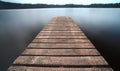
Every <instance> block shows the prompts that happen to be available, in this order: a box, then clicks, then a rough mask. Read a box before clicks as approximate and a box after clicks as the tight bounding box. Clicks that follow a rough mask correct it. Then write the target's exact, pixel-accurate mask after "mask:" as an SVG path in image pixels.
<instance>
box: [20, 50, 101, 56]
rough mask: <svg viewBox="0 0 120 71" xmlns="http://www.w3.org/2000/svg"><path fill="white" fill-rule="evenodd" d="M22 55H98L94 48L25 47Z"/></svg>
mask: <svg viewBox="0 0 120 71" xmlns="http://www.w3.org/2000/svg"><path fill="white" fill-rule="evenodd" d="M22 55H69V56H70V55H89V56H93V55H100V53H99V52H98V51H97V50H96V49H26V50H25V51H24V52H23V53H22Z"/></svg>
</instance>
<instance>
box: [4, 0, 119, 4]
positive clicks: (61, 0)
mask: <svg viewBox="0 0 120 71" xmlns="http://www.w3.org/2000/svg"><path fill="white" fill-rule="evenodd" d="M2 1H7V2H15V3H32V4H36V3H45V4H84V5H87V4H92V3H120V0H2Z"/></svg>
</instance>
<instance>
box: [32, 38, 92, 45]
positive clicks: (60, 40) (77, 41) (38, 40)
mask: <svg viewBox="0 0 120 71" xmlns="http://www.w3.org/2000/svg"><path fill="white" fill-rule="evenodd" d="M32 42H37V43H80V44H81V43H90V41H89V40H88V39H78V38H77V39H69V38H68V39H65V38H63V39H62V38H61V39H56V38H55V39H53V38H49V39H34V40H33V41H32Z"/></svg>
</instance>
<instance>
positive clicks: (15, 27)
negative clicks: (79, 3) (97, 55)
mask: <svg viewBox="0 0 120 71" xmlns="http://www.w3.org/2000/svg"><path fill="white" fill-rule="evenodd" d="M54 16H70V17H72V18H73V19H74V21H75V23H76V24H78V26H79V27H81V29H82V30H83V31H84V32H85V34H86V35H87V36H88V37H89V39H90V40H91V41H92V42H93V43H94V45H95V46H96V48H97V49H98V50H99V51H100V52H101V54H102V55H103V56H104V57H105V58H106V59H107V60H108V61H109V63H110V64H112V65H113V66H114V67H117V66H119V65H120V61H119V60H120V56H119V54H120V48H119V47H120V45H119V42H120V37H119V36H120V31H119V30H120V20H119V18H120V9H119V8H114V9H113V8H108V9H107V8H99V9H97V8H59V9H57V8H54V9H53V8H50V9H27V10H25V9H20V10H0V50H1V51H0V71H4V70H5V69H6V68H7V67H8V66H9V65H10V64H11V63H12V61H14V59H15V58H16V57H17V56H19V55H20V54H21V52H22V51H23V50H24V49H25V48H26V46H27V45H28V44H29V42H31V40H32V39H33V38H34V37H35V36H36V35H37V33H38V32H39V31H40V30H41V29H42V28H43V26H44V25H46V24H47V23H48V21H49V20H50V19H51V18H52V17H54ZM117 68H119V67H117ZM117 68H116V69H117Z"/></svg>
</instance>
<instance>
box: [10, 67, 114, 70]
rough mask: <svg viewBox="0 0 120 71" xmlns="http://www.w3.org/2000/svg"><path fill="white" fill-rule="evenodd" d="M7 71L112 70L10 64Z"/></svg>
mask: <svg viewBox="0 0 120 71" xmlns="http://www.w3.org/2000/svg"><path fill="white" fill-rule="evenodd" d="M8 71H113V70H112V69H111V68H105V67H102V68H97V67H92V68H64V67H58V68H55V67H26V66H11V67H10V68H9V69H8Z"/></svg>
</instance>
